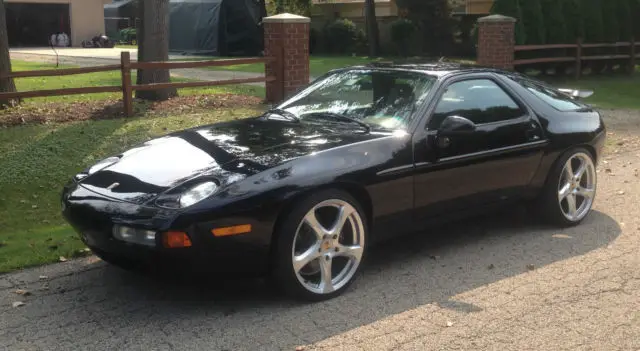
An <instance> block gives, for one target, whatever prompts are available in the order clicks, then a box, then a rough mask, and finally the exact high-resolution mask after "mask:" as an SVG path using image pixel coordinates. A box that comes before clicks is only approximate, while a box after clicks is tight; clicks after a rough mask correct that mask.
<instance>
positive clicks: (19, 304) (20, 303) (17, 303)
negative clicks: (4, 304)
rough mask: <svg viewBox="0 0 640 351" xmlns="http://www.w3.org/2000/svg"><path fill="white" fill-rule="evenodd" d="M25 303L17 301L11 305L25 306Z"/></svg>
mask: <svg viewBox="0 0 640 351" xmlns="http://www.w3.org/2000/svg"><path fill="white" fill-rule="evenodd" d="M24 305H25V303H24V302H22V301H16V302H14V303H12V304H11V306H13V307H14V308H16V307H20V306H24Z"/></svg>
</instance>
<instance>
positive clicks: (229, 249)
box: [62, 183, 273, 273]
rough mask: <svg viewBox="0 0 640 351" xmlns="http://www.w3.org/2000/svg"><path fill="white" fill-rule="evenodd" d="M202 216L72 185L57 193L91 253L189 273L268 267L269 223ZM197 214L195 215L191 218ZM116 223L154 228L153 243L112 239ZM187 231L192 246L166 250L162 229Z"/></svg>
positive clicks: (231, 216)
mask: <svg viewBox="0 0 640 351" xmlns="http://www.w3.org/2000/svg"><path fill="white" fill-rule="evenodd" d="M211 212H212V213H210V214H208V215H206V216H203V214H202V213H199V214H198V215H197V216H193V218H194V219H193V220H191V219H190V215H189V214H188V213H185V212H182V213H181V212H178V211H173V210H164V209H160V208H156V207H149V206H142V205H136V204H132V203H127V202H122V201H120V200H115V199H112V198H108V197H105V196H103V195H100V194H97V193H94V192H92V191H90V190H87V189H86V188H84V187H82V186H80V185H78V184H76V183H72V184H70V185H68V186H66V187H65V188H64V190H63V193H62V214H63V216H64V218H65V219H66V221H67V222H69V224H70V225H71V226H72V227H73V228H74V229H75V231H76V232H77V233H78V234H79V236H80V238H81V239H82V241H83V242H84V243H85V244H86V245H87V246H88V247H89V248H90V249H92V250H93V251H94V252H96V253H105V254H108V255H110V256H116V257H121V258H123V259H126V260H128V261H134V262H140V263H143V264H151V265H156V264H159V263H169V264H171V265H172V266H174V267H178V268H183V269H189V270H191V271H196V270H206V271H220V272H234V273H235V272H251V273H264V272H266V270H267V269H268V262H269V249H270V242H271V234H272V231H273V222H272V221H271V220H265V219H264V218H261V217H260V216H253V215H252V214H251V213H243V214H222V213H215V212H216V211H215V210H213V211H211ZM196 218H197V219H196ZM115 224H120V225H125V226H130V227H134V228H139V229H146V230H153V231H157V233H158V234H157V235H156V245H155V246H154V247H150V246H144V245H139V244H132V243H128V242H124V241H121V240H117V239H115V238H114V236H113V226H114V225H115ZM240 224H250V225H251V228H252V231H251V232H250V233H245V234H240V235H233V236H225V237H215V236H214V235H213V234H212V232H211V230H212V229H214V228H222V227H228V226H232V225H240ZM166 231H182V232H186V233H187V234H188V235H189V237H190V240H191V243H192V246H191V247H186V248H177V249H176V248H173V249H171V248H165V247H163V245H162V238H161V233H163V232H166Z"/></svg>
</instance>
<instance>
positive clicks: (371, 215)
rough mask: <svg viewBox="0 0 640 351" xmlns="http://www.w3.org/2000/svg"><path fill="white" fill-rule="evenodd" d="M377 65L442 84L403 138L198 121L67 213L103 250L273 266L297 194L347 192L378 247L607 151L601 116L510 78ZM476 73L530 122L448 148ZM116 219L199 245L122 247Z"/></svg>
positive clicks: (77, 188)
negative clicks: (237, 231) (463, 91)
mask: <svg viewBox="0 0 640 351" xmlns="http://www.w3.org/2000/svg"><path fill="white" fill-rule="evenodd" d="M429 67H430V66H429ZM367 69H372V68H371V67H368V68H367ZM373 69H392V70H405V69H412V70H420V71H424V73H425V74H431V75H433V76H436V77H438V81H437V83H436V84H435V85H434V87H433V88H432V90H431V91H430V92H429V96H428V97H427V99H426V101H427V102H426V103H425V104H424V105H423V106H421V107H420V108H418V109H417V110H416V114H417V117H418V118H414V119H413V123H412V124H411V125H410V126H409V127H408V129H407V130H406V131H396V132H391V131H381V130H373V131H371V132H370V133H365V132H364V131H363V130H362V128H359V127H358V126H354V125H341V124H332V123H324V124H322V123H317V124H316V123H314V124H312V123H308V122H302V123H295V122H287V121H273V120H266V119H265V118H264V117H255V118H250V119H245V120H237V121H232V122H226V123H221V124H215V125H210V126H201V127H196V128H192V129H189V130H185V131H180V132H176V133H172V134H169V135H167V136H165V137H161V138H158V139H155V140H153V141H149V142H147V143H144V144H142V145H140V146H138V147H135V148H132V149H131V150H130V151H128V152H125V153H124V154H123V155H124V156H125V157H124V158H123V161H121V162H120V163H116V164H115V165H113V166H110V167H107V168H105V169H103V170H101V171H98V172H97V173H95V174H92V175H89V176H86V177H84V178H82V179H80V180H74V181H72V182H70V183H69V184H68V185H67V186H66V187H65V189H64V191H63V204H64V210H63V213H64V215H65V217H66V218H67V220H68V221H69V222H70V223H71V224H72V225H73V226H74V228H75V229H76V230H77V231H78V232H79V233H81V234H82V237H83V240H84V241H85V243H87V245H88V246H89V247H91V248H92V249H94V250H96V251H97V252H100V251H103V252H111V253H114V254H118V255H122V256H125V257H130V258H134V259H144V260H146V259H148V258H152V257H160V258H167V257H178V258H180V259H182V260H187V261H189V260H191V261H194V262H203V261H206V260H211V259H222V261H223V262H226V263H225V265H224V266H223V267H222V268H223V269H224V270H240V271H260V272H263V271H265V270H266V269H268V262H269V258H270V250H271V247H272V243H273V240H274V239H275V237H274V235H273V233H274V232H276V231H277V225H278V219H279V218H281V215H282V214H286V212H287V209H288V208H289V207H290V206H292V205H293V204H294V203H295V200H296V199H298V198H300V197H302V196H304V195H305V194H308V193H309V192H312V191H315V190H317V189H319V188H323V187H339V188H342V189H345V190H346V191H348V192H350V193H351V194H352V195H353V196H354V197H355V198H356V199H358V200H359V201H360V202H361V203H362V205H363V207H364V208H365V209H366V212H367V214H366V215H367V218H368V220H369V223H370V227H371V228H373V229H374V231H373V233H372V235H373V239H384V238H386V237H388V236H393V235H398V234H401V233H402V231H403V229H406V230H411V228H416V227H418V226H420V225H422V224H424V223H425V222H428V221H429V220H430V219H433V218H440V217H442V216H444V215H448V214H451V213H460V212H464V211H466V210H469V209H474V208H477V207H479V206H484V205H489V204H493V203H500V202H504V201H505V200H511V199H520V198H522V197H525V198H527V197H532V196H535V195H536V194H537V193H538V191H539V190H540V188H541V187H542V186H543V185H544V183H545V181H546V174H547V173H548V171H549V169H550V168H551V167H552V165H553V163H554V162H555V160H556V159H557V158H558V157H559V156H560V155H561V154H562V153H563V152H564V151H566V150H567V149H568V148H570V147H573V146H577V145H582V146H584V147H586V148H588V149H589V150H590V151H591V152H593V153H594V156H595V157H598V155H599V152H600V150H601V148H602V147H603V142H604V125H603V123H602V120H601V118H600V115H599V114H598V112H596V111H595V110H592V109H585V110H584V111H580V112H560V111H557V110H555V109H553V107H551V106H549V105H547V104H546V103H544V102H543V101H542V100H539V99H538V98H537V97H536V96H534V95H532V94H531V93H530V92H528V91H527V90H526V89H525V88H524V87H522V86H520V85H519V84H517V83H516V82H514V81H512V80H510V79H509V78H507V77H506V76H504V75H502V74H500V71H496V70H492V69H480V68H470V67H458V68H451V67H449V66H447V67H445V68H442V69H432V68H423V69H416V67H414V66H408V67H402V66H392V67H381V68H373ZM471 77H486V78H490V79H492V80H493V81H494V82H497V83H499V85H500V86H502V87H503V88H505V89H507V90H508V91H509V93H510V94H511V95H512V97H513V98H514V99H516V100H517V101H518V102H519V103H520V104H522V106H523V107H525V108H526V110H527V111H528V114H527V116H526V117H524V118H522V119H519V120H513V121H508V122H500V123H495V124H492V125H483V126H479V129H478V130H477V131H476V132H474V133H475V134H474V136H473V137H472V136H452V137H451V138H454V139H456V140H453V141H454V142H458V143H471V144H469V145H467V146H468V147H469V148H470V149H474V148H476V149H477V150H478V151H477V152H472V153H463V154H447V152H446V150H443V149H441V148H439V147H438V145H437V138H438V134H439V132H438V131H437V130H431V129H429V128H428V127H427V126H428V119H429V118H428V116H430V114H431V112H432V111H433V109H434V108H435V101H436V100H437V97H438V96H440V94H441V93H442V91H443V89H445V88H446V86H447V85H448V84H450V83H451V82H453V81H455V80H457V79H461V78H464V79H466V78H471ZM425 116H427V117H425ZM465 138H467V139H465ZM162 143H166V144H164V145H163V144H162ZM163 147H165V149H162V148H163ZM154 148H157V149H154ZM194 154H197V157H199V158H200V159H199V161H198V162H194V157H196V156H194ZM189 155H191V156H189ZM168 174H172V176H171V177H168V176H167V175H168ZM206 177H210V178H212V179H215V180H216V181H218V182H219V183H220V190H219V191H218V192H217V193H216V194H214V195H213V196H211V197H210V198H208V199H206V200H203V201H201V202H199V203H197V204H195V205H193V206H191V207H188V208H186V209H169V208H162V207H160V206H158V201H157V200H158V196H160V195H161V194H162V193H163V192H164V193H167V192H169V193H171V192H172V191H174V192H178V191H180V190H182V189H183V188H184V187H185V185H186V184H190V182H191V181H194V180H201V179H203V178H206ZM141 178H143V179H141ZM115 182H117V183H119V185H118V186H117V187H116V188H114V189H112V190H109V189H108V187H109V186H110V185H112V184H113V183H115ZM504 185H506V186H504ZM89 189H91V190H92V191H90V190H89ZM113 223H120V224H128V225H131V226H136V227H141V228H147V229H153V230H158V231H167V230H185V231H187V232H188V233H189V235H190V237H191V239H192V242H193V246H192V247H191V248H185V249H164V248H162V246H161V245H160V242H159V241H158V247H157V248H154V249H149V248H146V247H145V248H143V247H137V246H134V245H132V244H126V243H123V242H119V241H117V240H115V239H113V238H112V236H111V227H112V225H113ZM236 224H252V227H253V230H252V231H251V232H250V233H247V234H243V235H236V236H229V237H214V236H213V235H212V234H211V230H212V229H213V228H216V227H224V226H230V225H236ZM158 240H159V239H158Z"/></svg>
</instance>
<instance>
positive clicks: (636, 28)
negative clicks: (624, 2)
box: [629, 0, 640, 42]
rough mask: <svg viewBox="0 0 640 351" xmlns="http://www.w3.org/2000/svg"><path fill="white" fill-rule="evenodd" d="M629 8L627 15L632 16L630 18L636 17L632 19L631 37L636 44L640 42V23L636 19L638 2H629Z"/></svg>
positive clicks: (639, 3)
mask: <svg viewBox="0 0 640 351" xmlns="http://www.w3.org/2000/svg"><path fill="white" fill-rule="evenodd" d="M629 8H630V9H631V11H629V13H632V14H634V15H632V16H636V17H632V18H633V36H634V38H635V40H636V42H638V41H640V21H638V19H637V14H639V13H640V0H629Z"/></svg>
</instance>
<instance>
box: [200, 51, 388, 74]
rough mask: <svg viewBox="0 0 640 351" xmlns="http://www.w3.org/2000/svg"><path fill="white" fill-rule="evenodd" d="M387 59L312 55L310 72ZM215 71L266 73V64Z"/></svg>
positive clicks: (222, 68)
mask: <svg viewBox="0 0 640 351" xmlns="http://www.w3.org/2000/svg"><path fill="white" fill-rule="evenodd" d="M221 59H222V58H221ZM386 59H387V58H383V57H377V58H371V57H368V56H320V55H312V56H311V57H310V58H309V71H310V73H311V75H312V76H314V77H317V76H320V75H323V74H325V73H327V72H329V71H330V70H332V69H336V68H342V67H347V66H355V65H364V64H367V63H370V62H374V61H383V60H386ZM209 69H211V70H213V71H216V70H217V71H238V72H252V73H264V64H262V63H252V64H246V65H233V66H225V67H210V68H209Z"/></svg>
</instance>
